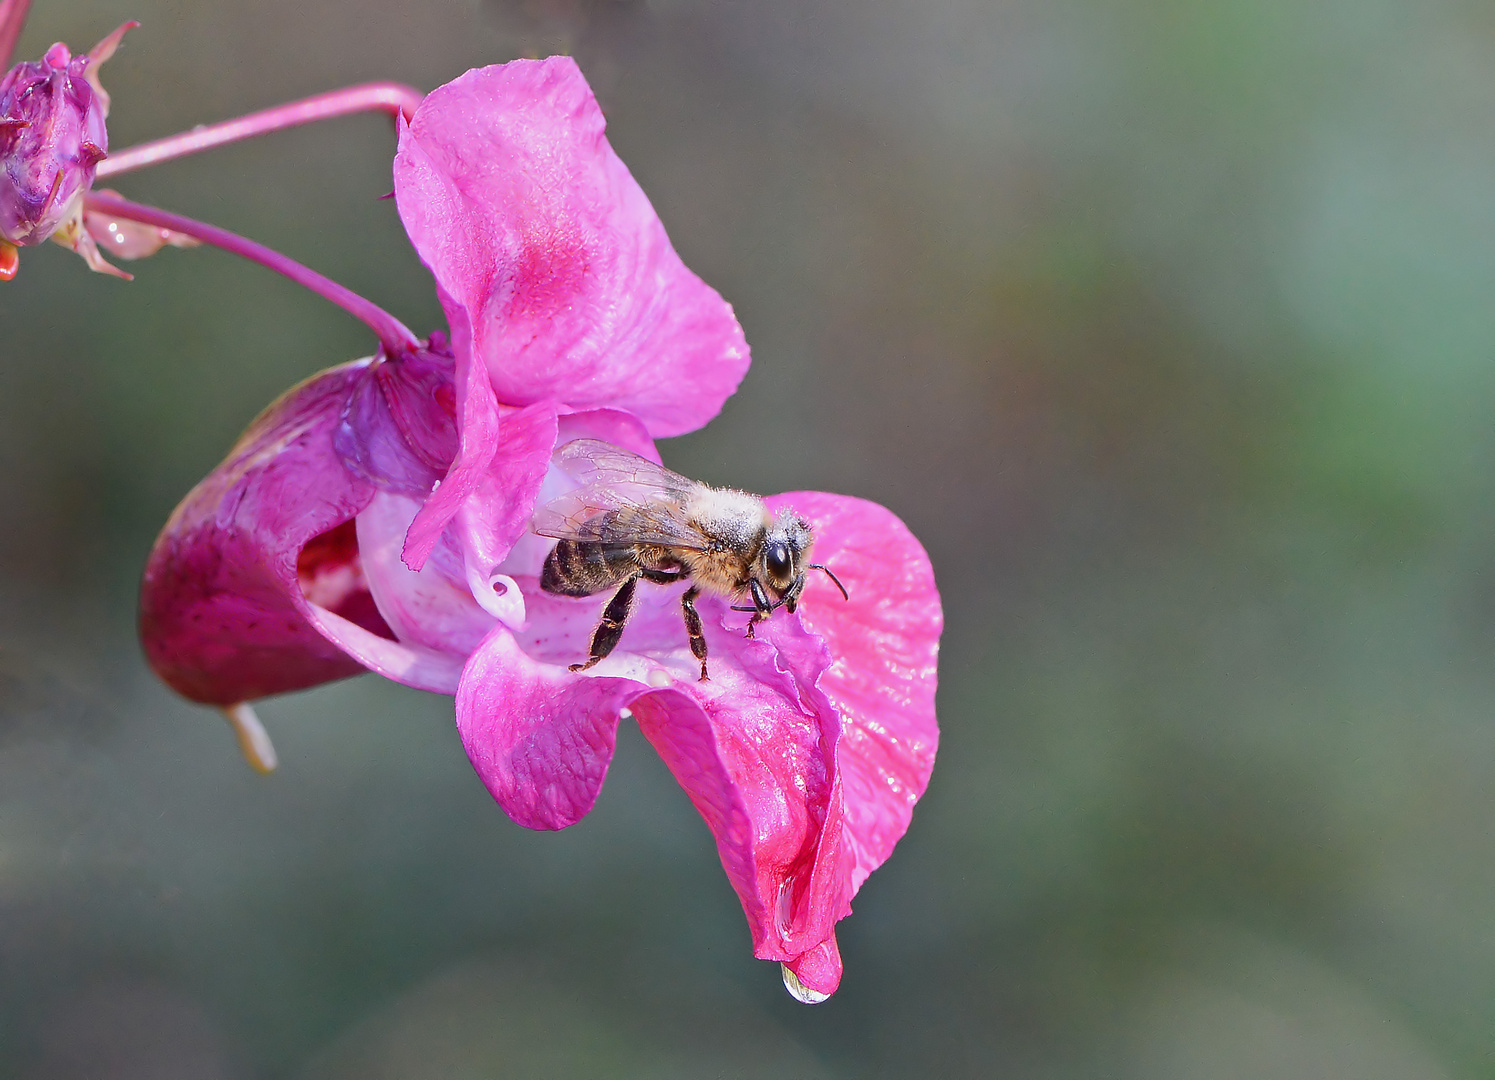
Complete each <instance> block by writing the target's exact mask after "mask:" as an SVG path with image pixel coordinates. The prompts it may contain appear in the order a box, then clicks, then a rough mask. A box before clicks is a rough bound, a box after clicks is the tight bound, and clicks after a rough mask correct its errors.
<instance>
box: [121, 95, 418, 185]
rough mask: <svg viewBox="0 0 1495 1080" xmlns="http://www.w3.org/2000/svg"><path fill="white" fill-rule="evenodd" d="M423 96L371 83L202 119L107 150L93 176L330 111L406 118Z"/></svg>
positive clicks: (307, 120)
mask: <svg viewBox="0 0 1495 1080" xmlns="http://www.w3.org/2000/svg"><path fill="white" fill-rule="evenodd" d="M424 97H425V95H424V94H422V93H421V92H420V91H419V90H417V89H415V87H413V86H406V85H404V84H403V83H393V82H376V83H361V84H359V85H358V86H348V87H345V88H343V89H342V90H333V91H331V92H330V93H326V94H318V95H316V96H315V97H309V98H303V99H302V100H301V101H291V102H287V103H286V104H284V105H277V106H275V107H274V108H273V109H264V110H262V111H260V112H257V113H250V114H249V115H248V116H241V117H239V118H238V119H237V120H225V121H223V122H222V123H219V124H203V125H200V126H198V127H195V128H193V129H192V130H191V131H184V132H182V133H181V134H180V135H170V136H167V137H166V138H164V139H157V140H155V141H154V142H148V143H141V144H140V145H138V146H131V147H127V148H126V149H124V150H120V151H119V152H117V153H112V154H110V155H109V156H108V157H107V158H105V159H104V160H103V161H101V162H100V163H99V168H98V173H97V174H96V175H97V176H98V178H99V179H101V180H102V179H104V178H105V177H107V176H118V175H119V174H120V173H126V172H130V171H131V170H134V169H143V168H145V167H146V166H147V165H159V164H160V163H161V162H163V161H170V160H171V159H172V158H178V157H184V156H186V155H187V154H196V153H199V152H201V151H203V150H211V149H213V148H214V147H215V146H223V145H225V144H226V143H231V142H238V141H239V140H240V139H250V138H253V137H254V136H256V135H264V134H267V133H269V132H271V131H280V130H281V129H283V128H291V127H299V126H300V125H302V124H311V123H315V122H316V121H318V120H330V119H332V118H333V117H336V116H350V115H352V114H354V113H361V112H383V113H388V114H389V115H390V116H391V117H397V116H401V115H403V116H404V117H405V119H406V120H409V119H410V117H411V116H413V115H415V109H416V106H418V105H419V104H420V103H421V100H422V99H423V98H424Z"/></svg>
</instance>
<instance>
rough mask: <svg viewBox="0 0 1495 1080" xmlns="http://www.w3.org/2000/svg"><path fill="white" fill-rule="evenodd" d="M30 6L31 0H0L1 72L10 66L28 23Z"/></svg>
mask: <svg viewBox="0 0 1495 1080" xmlns="http://www.w3.org/2000/svg"><path fill="white" fill-rule="evenodd" d="M30 6H31V0H0V73H4V72H5V71H6V70H7V69H8V68H9V67H10V56H11V53H13V52H15V48H16V41H17V40H18V39H19V38H20V36H21V28H22V27H24V26H25V25H26V9H27V8H29V7H30Z"/></svg>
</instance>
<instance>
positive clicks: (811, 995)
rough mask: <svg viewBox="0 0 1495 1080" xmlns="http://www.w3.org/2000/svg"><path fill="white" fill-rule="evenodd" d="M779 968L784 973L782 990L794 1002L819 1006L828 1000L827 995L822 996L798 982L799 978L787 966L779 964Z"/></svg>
mask: <svg viewBox="0 0 1495 1080" xmlns="http://www.w3.org/2000/svg"><path fill="white" fill-rule="evenodd" d="M779 968H780V969H781V970H782V971H783V972H784V989H785V990H788V991H789V993H790V995H791V996H793V998H794V999H795V1000H796V1001H801V1002H804V1004H806V1005H819V1004H820V1003H821V1002H822V1001H827V1000H829V999H830V995H829V994H822V993H821V992H820V991H819V990H811V989H810V988H809V987H808V986H806V985H805V984H804V983H802V982H800V981H799V976H798V975H796V974H795V973H794V972H792V971H790V970H789V965H788V964H780V965H779Z"/></svg>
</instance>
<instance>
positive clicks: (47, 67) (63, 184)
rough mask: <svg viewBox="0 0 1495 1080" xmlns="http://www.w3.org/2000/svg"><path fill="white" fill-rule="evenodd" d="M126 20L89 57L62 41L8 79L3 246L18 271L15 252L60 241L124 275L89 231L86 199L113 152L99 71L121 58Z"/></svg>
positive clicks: (1, 175)
mask: <svg viewBox="0 0 1495 1080" xmlns="http://www.w3.org/2000/svg"><path fill="white" fill-rule="evenodd" d="M136 25H137V24H136V23H126V24H124V25H123V26H121V27H120V28H119V29H117V30H115V31H114V33H112V34H110V35H109V36H108V37H106V38H105V39H104V40H103V41H101V42H99V43H98V44H97V45H95V46H94V47H93V49H92V50H90V51H89V52H88V53H87V54H85V55H83V56H73V55H72V54H71V53H70V52H68V48H67V46H66V45H64V44H62V43H61V42H58V43H57V44H56V45H53V46H52V47H51V48H50V49H48V50H47V54H46V56H44V57H42V59H41V60H39V61H35V62H31V63H22V64H17V65H16V66H15V67H13V68H11V70H10V71H9V72H8V73H7V74H6V75H5V77H4V78H3V79H0V245H3V246H4V247H5V248H6V249H8V250H7V252H5V253H4V262H5V263H6V265H8V266H9V267H10V275H7V276H11V275H13V274H14V253H15V248H16V247H19V246H27V245H31V244H40V243H41V242H42V241H44V240H48V239H55V240H56V241H57V242H58V243H60V244H63V245H64V246H66V247H70V248H72V249H73V250H74V251H77V252H78V253H79V254H80V255H82V256H83V257H84V259H85V260H86V261H87V262H88V264H89V266H90V267H92V268H93V269H94V270H98V271H101V272H104V273H114V274H118V273H119V272H118V271H116V270H115V269H114V268H113V267H112V266H110V265H109V264H108V263H107V262H105V261H104V259H103V257H102V256H101V255H100V254H99V252H98V247H97V245H96V244H95V243H94V240H93V237H92V236H90V234H89V233H88V231H87V230H86V229H85V228H84V221H83V198H84V196H85V195H86V194H87V193H88V190H89V188H90V187H92V186H93V179H94V172H95V170H96V169H97V168H98V165H99V162H101V161H103V160H104V158H105V157H106V156H107V155H108V150H109V135H108V132H107V130H106V129H105V126H104V121H105V118H106V117H107V116H108V115H109V95H108V94H106V93H105V92H104V87H103V84H101V83H100V82H99V67H100V65H102V64H103V63H104V61H105V60H107V59H109V57H110V56H112V55H113V54H114V50H115V49H116V48H118V46H119V43H120V40H121V39H122V38H123V37H124V35H125V33H126V32H127V31H129V30H130V29H132V28H133V27H134V26H136Z"/></svg>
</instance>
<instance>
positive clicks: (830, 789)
mask: <svg viewBox="0 0 1495 1080" xmlns="http://www.w3.org/2000/svg"><path fill="white" fill-rule="evenodd" d="M698 606H705V607H707V608H708V610H709V609H713V608H714V609H715V610H713V611H712V612H711V614H712V615H713V616H714V619H713V620H712V621H714V622H717V623H718V624H719V622H720V620H721V618H722V612H724V610H725V605H723V604H722V602H721V601H716V600H712V601H710V602H709V603H708V604H705V605H698ZM702 617H703V619H706V618H708V614H707V611H705V610H703V611H702ZM791 632H792V631H791ZM798 633H799V642H798V644H797V646H796V649H795V651H796V652H797V654H798V655H797V656H795V657H794V658H792V659H791V658H789V657H786V656H785V655H784V654H783V652H782V651H781V650H779V649H777V648H775V647H774V646H773V645H770V644H769V643H768V642H766V641H763V640H757V641H752V640H748V639H746V638H744V637H743V636H741V633H740V631H726V632H723V633H721V634H715V635H713V634H710V633H709V631H708V640H709V641H710V645H711V661H710V662H711V681H710V682H704V683H703V682H696V681H694V680H689V681H681V682H677V683H676V684H675V685H674V686H673V688H670V689H662V690H658V691H656V692H654V693H652V694H650V695H648V696H646V697H642V698H640V699H639V700H638V701H635V702H634V703H633V704H632V705H631V706H630V708H631V710H632V712H633V715H634V716H635V717H636V718H637V719H638V723H639V728H640V729H641V730H642V731H643V733H644V735H645V737H646V738H648V739H649V741H650V742H651V743H652V744H653V745H654V748H655V749H656V750H657V751H658V752H659V755H660V757H661V758H663V759H664V762H665V764H666V765H667V766H669V768H670V771H671V772H672V773H674V775H675V779H676V780H677V781H679V783H680V786H681V787H683V788H684V789H685V791H686V794H687V795H689V796H690V799H691V802H692V803H694V804H695V807H696V809H697V810H698V811H699V812H700V814H701V816H702V817H703V818H704V819H705V820H706V823H707V826H708V827H709V828H710V829H711V831H712V834H713V835H714V836H715V837H716V843H717V852H718V854H719V855H720V856H721V860H722V866H723V868H724V869H725V870H726V872H727V878H728V880H730V881H731V882H732V887H733V888H734V889H735V890H736V891H737V895H738V898H739V900H741V902H742V908H743V913H744V914H745V915H746V916H747V920H748V926H749V928H750V929H751V930H752V934H753V951H754V955H756V956H758V957H759V958H761V959H766V960H780V961H794V960H796V959H797V958H799V957H800V956H802V955H803V954H805V953H806V952H809V951H811V950H814V949H816V948H817V947H819V946H820V945H821V944H822V943H823V942H825V941H826V940H827V939H828V938H829V937H830V936H831V934H832V933H833V928H834V926H835V923H836V920H838V919H840V918H842V917H844V916H845V915H847V914H849V913H850V910H851V908H850V899H851V893H852V889H851V883H850V877H851V869H852V866H851V858H850V852H849V851H848V850H847V849H846V846H845V843H844V832H843V828H842V815H843V812H842V793H841V783H840V779H839V776H838V775H837V771H836V747H837V743H838V742H839V739H840V722H839V720H838V718H837V717H836V715H835V713H834V711H833V710H832V709H831V707H830V704H829V702H828V701H827V700H826V699H825V697H824V695H822V694H819V693H818V692H817V691H815V689H814V686H813V679H814V676H815V675H816V674H817V673H818V671H819V670H820V669H821V668H823V667H824V665H825V664H826V663H827V662H828V659H829V658H828V657H827V656H825V654H824V650H823V646H821V645H820V643H819V642H817V641H815V640H814V639H813V638H810V637H809V635H806V634H804V633H803V631H798ZM801 664H805V665H806V668H805V670H802V671H797V670H794V669H795V668H796V667H798V666H799V665H801Z"/></svg>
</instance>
